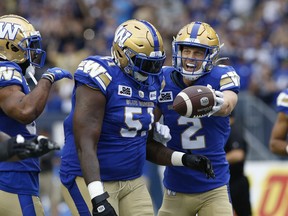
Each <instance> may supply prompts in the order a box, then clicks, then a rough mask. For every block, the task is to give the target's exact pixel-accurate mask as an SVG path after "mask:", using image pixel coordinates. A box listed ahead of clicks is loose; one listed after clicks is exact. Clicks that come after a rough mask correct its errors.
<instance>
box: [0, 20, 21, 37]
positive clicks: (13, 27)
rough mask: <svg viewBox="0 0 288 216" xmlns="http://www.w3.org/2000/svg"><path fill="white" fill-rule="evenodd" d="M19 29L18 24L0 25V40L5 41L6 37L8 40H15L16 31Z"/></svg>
mask: <svg viewBox="0 0 288 216" xmlns="http://www.w3.org/2000/svg"><path fill="white" fill-rule="evenodd" d="M20 28H21V26H20V25H18V24H12V23H0V39H5V37H6V35H7V36H8V40H15V38H16V35H17V32H18V30H19V29H20Z"/></svg>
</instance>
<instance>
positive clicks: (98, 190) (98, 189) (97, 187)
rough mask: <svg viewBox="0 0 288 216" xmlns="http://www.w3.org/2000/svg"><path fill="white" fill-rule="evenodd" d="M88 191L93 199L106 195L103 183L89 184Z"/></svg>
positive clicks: (94, 182)
mask: <svg viewBox="0 0 288 216" xmlns="http://www.w3.org/2000/svg"><path fill="white" fill-rule="evenodd" d="M88 191H89V194H90V197H91V199H93V198H94V197H96V196H99V195H101V194H103V193H104V188H103V184H102V182H101V181H93V182H91V183H89V184H88Z"/></svg>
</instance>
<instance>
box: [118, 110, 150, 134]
mask: <svg viewBox="0 0 288 216" xmlns="http://www.w3.org/2000/svg"><path fill="white" fill-rule="evenodd" d="M142 109H144V108H141V107H125V108H124V112H125V113H124V118H125V120H124V121H125V123H126V125H127V127H128V129H126V128H121V130H120V134H121V136H122V137H136V136H137V134H138V131H140V130H141V129H142V128H143V124H142V123H141V121H140V120H139V119H135V118H134V115H135V114H142V112H143V110H142ZM147 113H149V114H150V117H151V118H150V119H151V121H150V123H149V130H151V128H152V122H154V114H153V108H151V107H148V108H147ZM145 135H146V131H142V133H141V136H145Z"/></svg>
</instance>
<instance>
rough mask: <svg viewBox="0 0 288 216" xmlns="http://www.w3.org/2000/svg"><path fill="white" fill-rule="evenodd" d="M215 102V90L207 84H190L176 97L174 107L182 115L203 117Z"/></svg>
mask: <svg viewBox="0 0 288 216" xmlns="http://www.w3.org/2000/svg"><path fill="white" fill-rule="evenodd" d="M214 104H215V98H214V92H213V90H212V89H210V88H208V87H206V86H200V85H195V86H190V87H187V88H185V89H183V90H182V91H181V92H179V94H178V95H177V96H176V97H175V99H174V102H173V109H174V110H175V111H176V112H177V113H179V114H180V115H182V116H186V117H189V118H201V117H204V116H206V115H207V114H208V113H209V112H211V110H212V108H213V106H214Z"/></svg>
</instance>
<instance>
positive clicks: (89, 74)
mask: <svg viewBox="0 0 288 216" xmlns="http://www.w3.org/2000/svg"><path fill="white" fill-rule="evenodd" d="M103 61H104V60H102V61H101V60H100V59H99V58H93V59H89V58H88V59H85V60H83V61H82V62H81V63H80V64H79V66H78V68H77V71H76V72H75V74H74V79H75V82H76V83H77V84H79V83H80V84H84V85H87V86H89V87H90V88H93V89H100V90H101V91H102V92H103V94H106V89H107V87H108V85H109V84H110V82H111V81H112V77H111V75H110V74H109V72H108V70H109V67H108V66H107V65H106V64H105V63H104V62H103Z"/></svg>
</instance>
